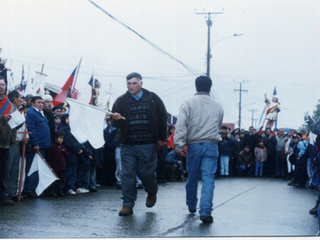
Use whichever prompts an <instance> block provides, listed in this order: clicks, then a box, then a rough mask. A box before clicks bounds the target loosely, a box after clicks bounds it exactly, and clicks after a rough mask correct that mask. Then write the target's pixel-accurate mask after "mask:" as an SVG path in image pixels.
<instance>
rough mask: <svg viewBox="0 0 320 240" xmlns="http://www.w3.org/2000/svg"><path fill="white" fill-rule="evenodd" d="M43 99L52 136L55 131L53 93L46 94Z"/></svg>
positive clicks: (44, 111) (44, 110)
mask: <svg viewBox="0 0 320 240" xmlns="http://www.w3.org/2000/svg"><path fill="white" fill-rule="evenodd" d="M42 100H43V113H44V115H45V116H46V118H47V120H48V126H49V129H50V136H51V137H53V134H54V132H55V125H54V120H53V113H52V97H51V95H44V96H43V97H42ZM52 140H53V139H52Z"/></svg>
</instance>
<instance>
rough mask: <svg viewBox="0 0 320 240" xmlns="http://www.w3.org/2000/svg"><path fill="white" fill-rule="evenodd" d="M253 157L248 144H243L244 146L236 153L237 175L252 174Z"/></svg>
mask: <svg viewBox="0 0 320 240" xmlns="http://www.w3.org/2000/svg"><path fill="white" fill-rule="evenodd" d="M253 162H254V157H253V154H252V153H251V151H250V145H247V146H245V148H244V149H243V150H242V151H241V152H240V153H239V154H238V162H237V165H236V169H237V171H238V175H240V176H244V175H246V174H249V175H252V173H253V171H254V164H253Z"/></svg>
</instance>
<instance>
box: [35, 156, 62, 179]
mask: <svg viewBox="0 0 320 240" xmlns="http://www.w3.org/2000/svg"><path fill="white" fill-rule="evenodd" d="M37 153H38V154H39V156H40V157H41V158H42V160H43V161H44V162H45V163H46V164H47V166H48V168H49V169H50V170H51V172H52V173H53V174H54V176H56V178H59V177H58V176H57V175H56V173H55V172H54V171H53V169H52V168H51V166H50V165H49V163H47V161H46V160H45V159H44V157H43V156H42V155H41V153H40V152H37Z"/></svg>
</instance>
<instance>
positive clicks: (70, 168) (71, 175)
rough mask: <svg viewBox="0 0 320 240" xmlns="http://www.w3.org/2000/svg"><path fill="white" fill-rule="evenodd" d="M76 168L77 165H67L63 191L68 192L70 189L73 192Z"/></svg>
mask: <svg viewBox="0 0 320 240" xmlns="http://www.w3.org/2000/svg"><path fill="white" fill-rule="evenodd" d="M77 167H78V164H77V163H76V164H70V165H68V164H67V171H66V174H65V177H66V181H65V186H64V190H65V191H69V190H70V189H72V190H74V189H75V186H74V185H75V183H76V181H77Z"/></svg>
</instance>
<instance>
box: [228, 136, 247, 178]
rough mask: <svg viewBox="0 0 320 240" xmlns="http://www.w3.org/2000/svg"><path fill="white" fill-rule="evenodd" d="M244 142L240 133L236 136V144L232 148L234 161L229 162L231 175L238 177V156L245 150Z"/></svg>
mask: <svg viewBox="0 0 320 240" xmlns="http://www.w3.org/2000/svg"><path fill="white" fill-rule="evenodd" d="M243 148H244V146H243V140H242V139H241V138H240V133H236V134H235V135H234V144H233V147H232V156H233V159H231V160H230V161H229V175H230V176H234V175H236V170H235V169H236V164H237V162H238V154H239V153H240V152H241V151H242V150H243Z"/></svg>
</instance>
